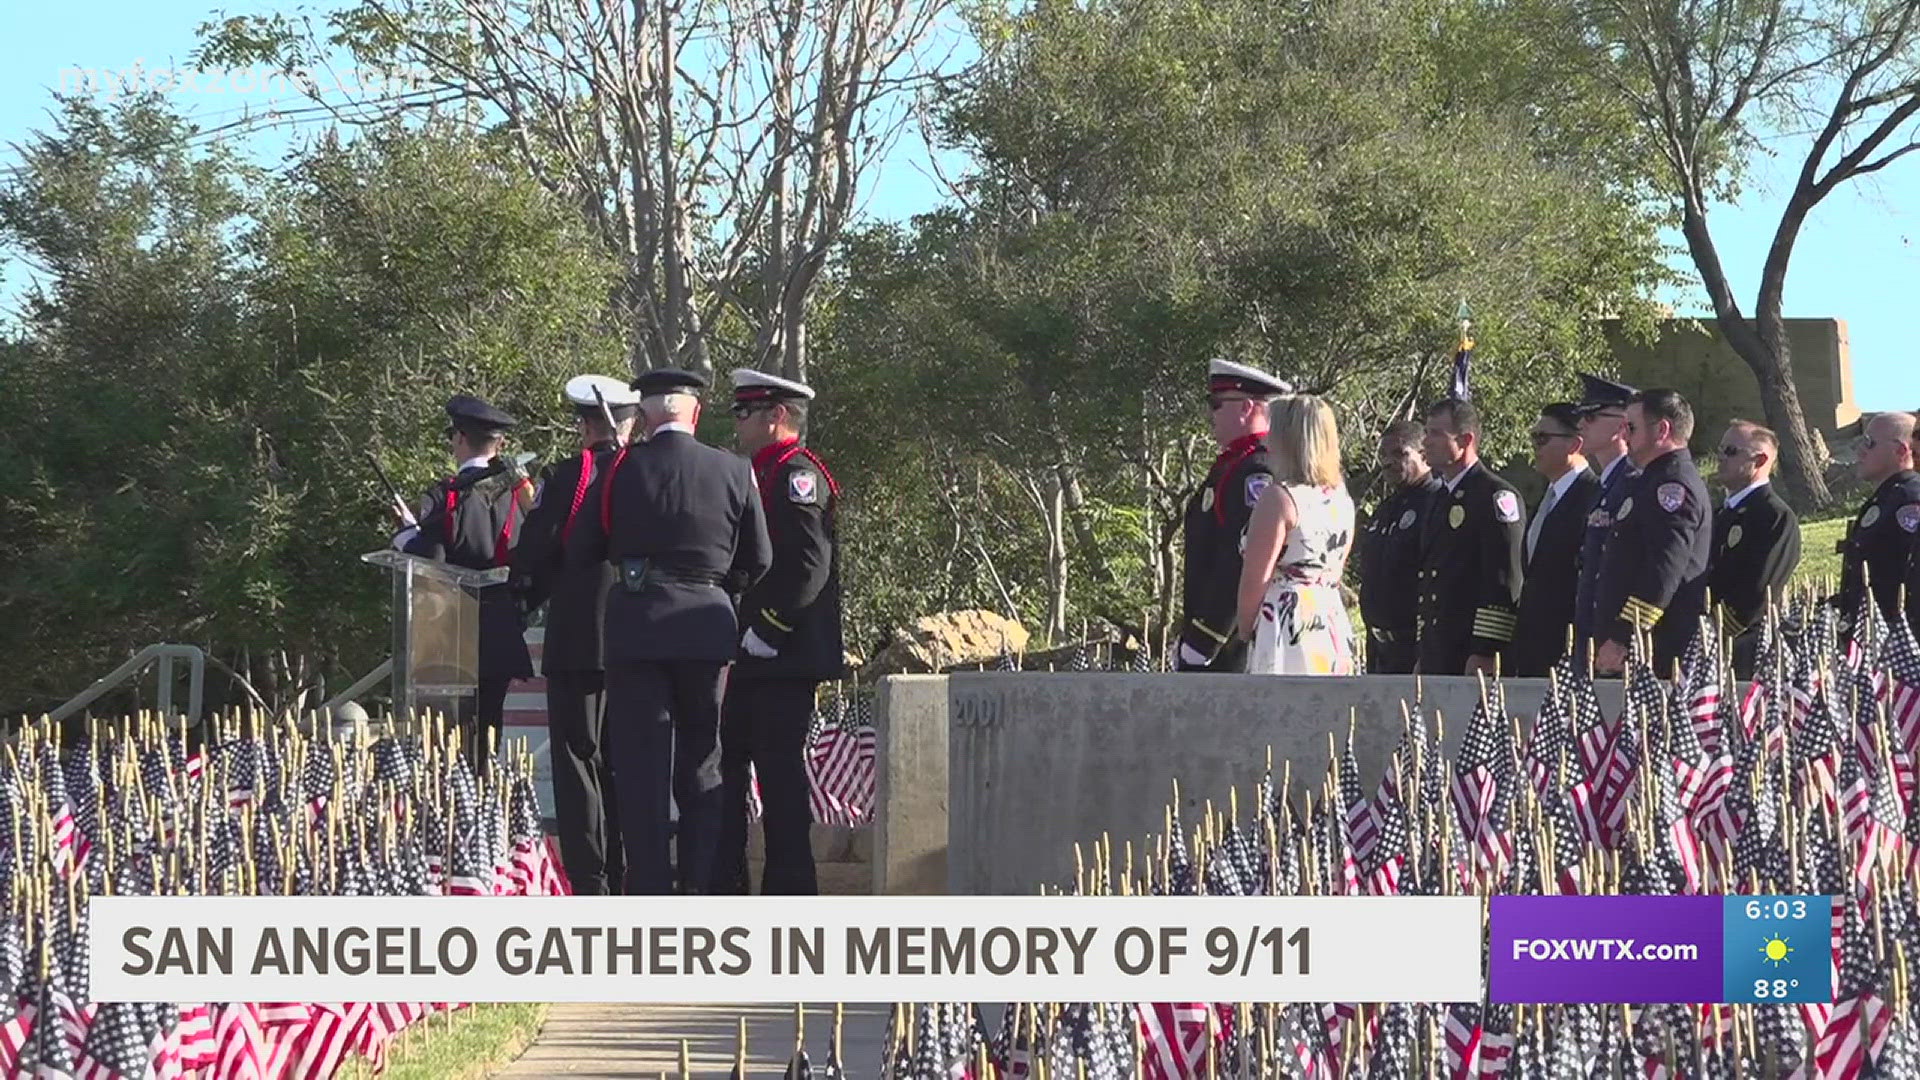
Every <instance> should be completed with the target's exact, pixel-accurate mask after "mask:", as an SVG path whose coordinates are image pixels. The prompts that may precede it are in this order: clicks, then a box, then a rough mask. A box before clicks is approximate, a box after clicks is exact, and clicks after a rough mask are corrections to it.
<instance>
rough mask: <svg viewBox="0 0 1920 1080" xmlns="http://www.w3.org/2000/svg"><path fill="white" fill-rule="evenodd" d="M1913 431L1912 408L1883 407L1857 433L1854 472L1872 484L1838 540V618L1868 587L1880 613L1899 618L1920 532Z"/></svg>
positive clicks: (1856, 606) (1849, 615)
mask: <svg viewBox="0 0 1920 1080" xmlns="http://www.w3.org/2000/svg"><path fill="white" fill-rule="evenodd" d="M1913 434H1914V420H1913V414H1912V413H1903V412H1885V413H1880V414H1879V415H1877V416H1875V417H1874V418H1873V419H1871V420H1869V421H1868V422H1867V425H1866V431H1865V433H1864V434H1863V435H1862V436H1861V438H1860V458H1859V461H1858V463H1857V464H1855V466H1854V472H1855V474H1856V475H1858V476H1859V477H1860V479H1862V480H1864V481H1866V482H1867V483H1869V484H1873V485H1875V487H1874V491H1873V495H1872V496H1871V497H1869V498H1868V499H1867V502H1866V505H1864V506H1862V507H1861V508H1860V512H1859V514H1857V515H1855V517H1854V519H1853V524H1852V525H1851V526H1850V527H1849V528H1848V529H1847V538H1846V539H1845V540H1843V541H1841V542H1840V545H1839V548H1840V553H1841V555H1843V556H1844V557H1845V561H1844V562H1843V563H1842V565H1841V569H1840V592H1839V595H1837V596H1836V597H1834V602H1835V603H1836V604H1838V605H1839V607H1840V617H1841V618H1842V619H1843V620H1847V621H1848V622H1849V623H1851V621H1852V619H1853V617H1854V616H1855V614H1856V613H1858V612H1859V610H1860V603H1861V598H1862V596H1863V594H1864V593H1865V591H1866V590H1867V589H1869V588H1870V589H1872V591H1873V599H1874V602H1875V603H1877V604H1878V605H1879V606H1880V617H1881V618H1883V619H1886V620H1888V621H1889V622H1891V621H1892V620H1894V619H1896V618H1900V617H1902V616H1901V614H1900V599H1899V597H1900V587H1901V584H1902V583H1903V582H1904V581H1905V579H1906V576H1907V564H1908V560H1910V559H1911V558H1912V557H1913V549H1914V537H1915V536H1916V535H1920V474H1916V473H1915V472H1914V459H1913V447H1912V445H1910V444H1911V440H1912V437H1913Z"/></svg>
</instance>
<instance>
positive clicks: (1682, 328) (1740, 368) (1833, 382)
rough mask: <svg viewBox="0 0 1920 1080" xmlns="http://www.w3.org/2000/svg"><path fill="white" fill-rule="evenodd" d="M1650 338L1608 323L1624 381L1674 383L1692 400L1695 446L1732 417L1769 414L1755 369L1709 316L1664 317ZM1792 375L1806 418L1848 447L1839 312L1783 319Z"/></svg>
mask: <svg viewBox="0 0 1920 1080" xmlns="http://www.w3.org/2000/svg"><path fill="white" fill-rule="evenodd" d="M1657 326H1658V335H1659V336H1658V338H1657V340H1655V341H1654V342H1652V343H1650V344H1639V343H1635V342H1632V341H1629V340H1627V339H1626V336H1625V334H1624V332H1623V331H1621V330H1620V328H1619V324H1618V323H1611V324H1609V325H1608V327H1607V336H1608V338H1609V339H1611V340H1612V341H1613V343H1614V351H1613V355H1614V361H1615V363H1616V364H1617V365H1618V366H1619V375H1620V380H1621V381H1622V382H1625V383H1627V384H1628V385H1631V386H1637V387H1649V386H1665V387H1672V388H1673V389H1675V390H1678V391H1680V392H1681V393H1682V394H1684V395H1686V397H1687V400H1688V401H1690V402H1692V403H1693V408H1694V417H1695V423H1694V437H1693V442H1694V451H1695V453H1696V454H1697V453H1700V452H1701V450H1702V449H1703V448H1704V447H1705V446H1706V445H1707V443H1708V442H1710V441H1711V440H1714V439H1717V438H1719V437H1720V432H1722V431H1723V430H1725V429H1726V425H1727V422H1728V421H1729V420H1732V419H1734V418H1736V417H1740V418H1744V419H1748V420H1755V421H1758V422H1760V423H1765V422H1766V411H1765V410H1764V409H1762V408H1761V407H1760V388H1759V384H1758V383H1756V382H1755V381H1754V377H1753V370H1752V369H1751V368H1749V367H1747V365H1746V362H1745V361H1743V360H1741V359H1740V357H1738V356H1737V355H1735V354H1734V351H1733V349H1732V348H1731V347H1729V346H1728V345H1727V343H1726V340H1725V339H1724V338H1723V337H1722V336H1721V334H1720V331H1719V329H1718V327H1716V326H1715V325H1714V321H1713V320H1712V319H1681V318H1674V319H1666V320H1662V321H1661V322H1660V323H1658V324H1657ZM1787 337H1788V340H1789V342H1791V347H1792V350H1793V351H1792V355H1793V379H1794V384H1795V385H1796V386H1797V387H1798V388H1799V391H1800V405H1801V408H1802V409H1804V410H1805V411H1806V415H1807V423H1808V425H1809V426H1811V427H1813V428H1814V429H1815V430H1817V431H1819V432H1820V434H1821V435H1822V436H1824V437H1825V439H1826V441H1827V445H1828V447H1829V448H1830V449H1831V450H1833V451H1834V453H1835V455H1836V456H1842V455H1844V454H1845V453H1846V450H1847V434H1848V432H1847V429H1848V428H1849V426H1850V425H1853V424H1854V423H1856V422H1857V421H1858V420H1859V419H1860V407H1859V406H1858V405H1856V404H1855V403H1854V400H1853V370H1852V361H1851V357H1850V355H1849V353H1848V350H1847V324H1846V322H1845V321H1844V320H1841V319H1788V320H1787Z"/></svg>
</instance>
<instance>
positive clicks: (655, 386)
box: [633, 368, 707, 397]
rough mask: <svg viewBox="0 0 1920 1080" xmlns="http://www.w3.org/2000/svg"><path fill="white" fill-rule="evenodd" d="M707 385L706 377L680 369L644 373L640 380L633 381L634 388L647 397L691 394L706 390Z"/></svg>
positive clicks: (657, 369)
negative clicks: (679, 393) (678, 393)
mask: <svg viewBox="0 0 1920 1080" xmlns="http://www.w3.org/2000/svg"><path fill="white" fill-rule="evenodd" d="M706 385H707V379H706V376H704V375H699V374H696V373H694V372H691V371H681V370H680V369H679V368H656V369H654V370H652V371H648V372H643V373H642V374H641V376H640V377H639V378H637V379H635V380H633V388H634V389H635V390H638V391H640V393H641V394H642V395H643V396H646V397H652V396H653V395H655V394H671V393H675V392H681V393H689V392H692V391H695V390H702V389H705V388H706Z"/></svg>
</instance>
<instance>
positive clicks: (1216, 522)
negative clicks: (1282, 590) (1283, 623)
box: [1174, 359, 1293, 671]
mask: <svg viewBox="0 0 1920 1080" xmlns="http://www.w3.org/2000/svg"><path fill="white" fill-rule="evenodd" d="M1292 392H1293V387H1292V386H1291V385H1290V384H1288V383H1286V382H1283V381H1282V380H1280V379H1277V378H1275V377H1274V376H1272V375H1269V374H1267V373H1266V372H1264V371H1261V370H1260V369H1258V368H1253V367H1248V366H1247V365H1245V364H1236V363H1234V362H1233V361H1231V360H1218V359H1216V360H1214V361H1213V362H1211V363H1210V364H1208V365H1207V412H1208V415H1209V416H1210V417H1211V418H1212V424H1213V437H1214V441H1215V442H1217V443H1219V444H1220V454H1219V456H1218V457H1216V458H1214V459H1213V467H1212V468H1210V469H1208V470H1207V477H1206V479H1205V480H1204V481H1202V482H1201V484H1200V487H1199V488H1198V490H1196V491H1195V492H1194V493H1193V495H1192V497H1191V498H1189V499H1188V500H1187V511H1186V523H1185V525H1186V548H1187V563H1186V574H1185V577H1184V579H1183V581H1182V587H1181V592H1180V605H1181V614H1180V640H1179V644H1178V645H1177V646H1176V649H1175V656H1176V659H1175V664H1174V666H1175V668H1176V669H1177V670H1180V671H1245V670H1246V668H1247V644H1248V643H1247V642H1246V641H1244V640H1242V639H1240V638H1238V637H1236V636H1235V634H1234V622H1235V619H1236V617H1237V615H1238V612H1239V607H1240V597H1239V590H1240V549H1241V547H1242V545H1244V544H1245V542H1246V533H1247V520H1248V518H1249V517H1251V516H1252V514H1253V506H1254V504H1255V503H1257V502H1259V501H1260V493H1261V492H1263V491H1265V490H1266V489H1267V485H1268V484H1270V483H1272V482H1273V467H1272V465H1270V464H1269V463H1268V461H1267V447H1266V443H1265V440H1266V436H1267V423H1268V417H1267V403H1268V402H1270V401H1272V400H1273V399H1274V398H1276V397H1279V396H1280V395H1282V394H1290V393H1292Z"/></svg>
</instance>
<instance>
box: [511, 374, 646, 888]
mask: <svg viewBox="0 0 1920 1080" xmlns="http://www.w3.org/2000/svg"><path fill="white" fill-rule="evenodd" d="M565 393H566V398H567V402H568V404H570V405H572V406H573V414H574V415H573V420H574V427H575V430H576V432H577V433H578V435H579V438H580V452H579V453H578V454H575V455H573V456H572V457H569V458H567V459H565V460H563V461H559V462H556V463H555V464H553V465H551V466H548V468H547V469H546V471H545V473H544V475H543V476H542V478H541V481H540V488H539V492H538V494H537V496H536V497H535V499H534V503H533V509H532V510H530V511H528V512H527V522H526V525H525V527H524V528H522V529H521V532H520V544H519V546H518V547H516V548H515V549H514V553H513V579H512V582H511V584H512V585H513V588H514V592H515V595H517V596H518V597H519V598H520V602H521V605H522V607H523V608H524V609H526V610H528V611H532V610H533V609H535V608H537V607H539V606H540V605H541V604H545V605H546V606H547V626H546V641H545V644H544V645H543V646H542V649H541V653H540V672H541V674H542V675H544V676H545V677H546V682H547V735H548V743H547V745H548V746H549V748H550V754H551V757H552V765H553V812H554V819H555V823H556V825H557V827H558V831H559V834H560V836H559V839H560V859H561V862H562V863H564V864H565V865H566V868H567V880H568V881H570V882H572V884H573V891H574V893H575V894H576V895H579V896H607V895H618V893H619V891H620V883H621V878H622V877H623V873H622V865H623V864H622V858H621V851H620V824H619V816H618V814H619V811H618V810H617V809H616V808H615V806H614V798H613V773H612V764H611V761H610V759H609V757H608V755H607V743H606V738H605V731H606V727H605V723H606V709H605V706H606V695H605V689H606V671H605V666H604V664H603V663H602V658H601V632H602V622H603V620H604V619H605V617H606V608H607V590H608V588H609V587H611V586H612V585H613V581H614V573H613V567H612V566H610V565H608V563H607V562H606V561H605V560H604V559H599V558H585V557H581V556H582V553H581V552H579V551H577V550H576V551H575V552H574V556H573V557H572V558H571V559H570V558H569V557H568V552H567V549H568V547H569V546H575V547H577V545H573V544H572V542H573V540H574V537H575V535H576V533H578V532H579V525H580V521H581V518H582V517H584V516H586V515H588V514H591V513H592V509H591V508H590V507H588V504H587V492H588V490H589V489H591V488H592V486H593V481H594V478H595V477H597V476H599V475H600V473H602V472H603V471H605V469H606V467H607V464H608V463H609V462H610V461H611V460H612V459H613V455H614V453H615V452H616V451H617V450H618V449H619V448H620V447H621V446H623V445H625V444H626V441H627V438H628V436H629V435H630V434H631V432H632V430H633V422H634V419H635V417H636V416H637V415H638V414H639V412H640V395H639V394H638V393H636V392H635V391H634V390H633V389H632V388H631V387H629V386H628V385H627V384H626V383H624V382H621V381H620V380H618V379H610V378H608V377H606V376H605V375H580V376H576V377H575V378H572V379H569V380H567V384H566V390H565Z"/></svg>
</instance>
